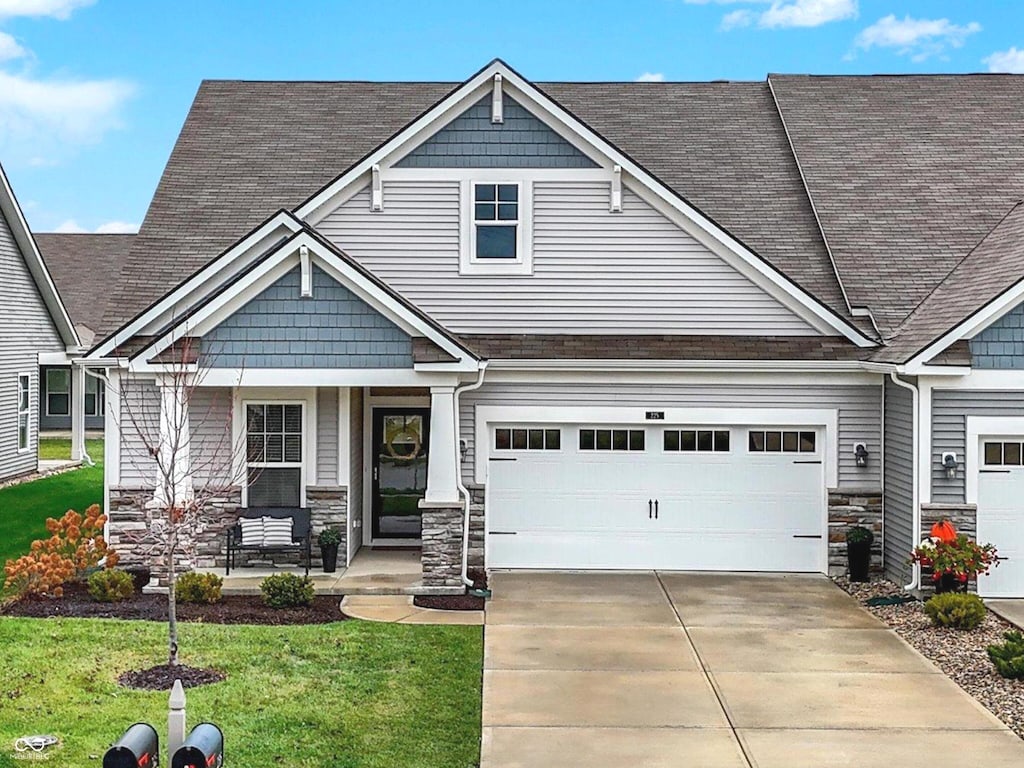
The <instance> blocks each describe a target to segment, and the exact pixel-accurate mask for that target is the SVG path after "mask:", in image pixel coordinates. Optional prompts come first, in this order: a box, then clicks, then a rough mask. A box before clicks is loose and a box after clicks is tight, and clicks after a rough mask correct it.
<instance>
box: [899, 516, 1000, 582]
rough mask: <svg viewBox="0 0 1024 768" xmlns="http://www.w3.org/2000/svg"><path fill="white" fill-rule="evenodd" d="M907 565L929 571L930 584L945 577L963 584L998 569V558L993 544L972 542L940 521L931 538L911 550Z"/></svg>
mask: <svg viewBox="0 0 1024 768" xmlns="http://www.w3.org/2000/svg"><path fill="white" fill-rule="evenodd" d="M910 562H911V563H918V564H919V565H921V567H922V568H931V569H932V581H939V580H941V579H942V577H943V576H944V575H947V574H948V575H950V576H953V577H955V578H956V580H957V581H958V582H960V583H961V584H966V583H967V581H968V580H969V579H971V578H974V577H977V576H978V575H983V574H986V573H988V572H989V570H990V569H991V568H992V567H993V566H998V565H999V558H998V556H997V552H996V548H995V546H993V545H992V544H979V543H978V542H976V541H972V540H971V539H969V538H968V537H967V536H965V535H963V534H962V533H956V531H955V529H954V528H953V526H952V524H950V523H949V522H948V521H942V523H937V524H936V525H935V526H934V527H933V528H932V537H931V538H930V539H928V540H926V541H923V542H922V543H921V545H920V546H918V547H915V548H914V552H913V553H912V554H911V556H910Z"/></svg>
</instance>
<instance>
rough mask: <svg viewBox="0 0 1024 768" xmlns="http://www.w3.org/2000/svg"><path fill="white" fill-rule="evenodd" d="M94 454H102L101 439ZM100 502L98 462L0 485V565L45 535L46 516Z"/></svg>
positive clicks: (100, 456) (101, 468)
mask: <svg viewBox="0 0 1024 768" xmlns="http://www.w3.org/2000/svg"><path fill="white" fill-rule="evenodd" d="M95 457H97V458H98V459H102V458H103V450H102V441H100V450H99V451H97V452H96V454H95ZM102 502H103V465H102V464H97V465H96V466H95V467H82V468H81V469H76V470H74V471H72V472H65V473H64V474H61V475H53V476H52V477H44V478H41V479H39V480H33V481H32V482H29V483H21V484H20V485H12V486H10V487H8V488H0V565H3V563H5V562H6V561H7V560H8V559H10V558H13V557H18V556H19V555H23V554H24V553H26V552H28V548H29V545H30V544H31V543H32V541H33V540H34V539H39V538H43V537H44V536H46V518H48V517H60V516H61V515H63V514H64V513H65V512H67V511H68V510H69V509H74V510H76V511H78V512H81V511H82V510H84V509H85V508H86V507H88V506H89V505H90V504H101V503H102Z"/></svg>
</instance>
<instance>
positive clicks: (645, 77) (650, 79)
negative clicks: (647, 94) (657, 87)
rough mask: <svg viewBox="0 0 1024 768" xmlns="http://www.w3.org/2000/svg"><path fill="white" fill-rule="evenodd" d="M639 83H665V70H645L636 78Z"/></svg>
mask: <svg viewBox="0 0 1024 768" xmlns="http://www.w3.org/2000/svg"><path fill="white" fill-rule="evenodd" d="M636 81H637V82H638V83H664V82H665V73H664V72H644V73H643V74H642V75H640V77H638V78H637V79H636Z"/></svg>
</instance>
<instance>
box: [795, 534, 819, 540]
mask: <svg viewBox="0 0 1024 768" xmlns="http://www.w3.org/2000/svg"><path fill="white" fill-rule="evenodd" d="M793 538H794V539H820V538H821V534H820V533H794V534H793Z"/></svg>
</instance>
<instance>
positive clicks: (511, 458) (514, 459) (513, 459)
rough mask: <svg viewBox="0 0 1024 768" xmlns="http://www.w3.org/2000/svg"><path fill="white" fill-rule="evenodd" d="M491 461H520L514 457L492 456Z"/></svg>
mask: <svg viewBox="0 0 1024 768" xmlns="http://www.w3.org/2000/svg"><path fill="white" fill-rule="evenodd" d="M491 461H518V459H516V458H515V457H513V456H491Z"/></svg>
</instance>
